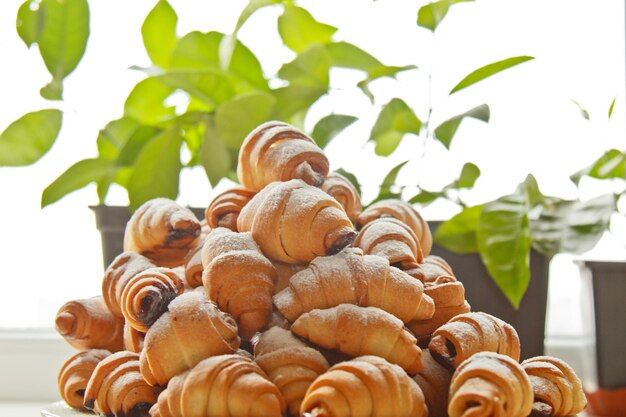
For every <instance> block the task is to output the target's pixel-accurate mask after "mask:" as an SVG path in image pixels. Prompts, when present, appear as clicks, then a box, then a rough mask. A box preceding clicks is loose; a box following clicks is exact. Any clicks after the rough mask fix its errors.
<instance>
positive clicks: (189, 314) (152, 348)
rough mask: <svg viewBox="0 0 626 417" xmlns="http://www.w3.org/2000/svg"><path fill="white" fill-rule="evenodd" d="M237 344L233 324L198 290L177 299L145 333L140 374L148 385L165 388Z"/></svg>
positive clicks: (228, 316) (232, 321)
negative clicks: (195, 367) (181, 375)
mask: <svg viewBox="0 0 626 417" xmlns="http://www.w3.org/2000/svg"><path fill="white" fill-rule="evenodd" d="M239 344H240V339H239V336H238V335H237V323H236V322H235V320H234V319H233V318H232V317H231V316H230V315H228V314H226V313H224V312H222V311H220V310H218V308H217V306H216V305H215V304H214V303H213V302H212V301H209V299H208V298H207V297H206V294H205V293H204V289H203V288H198V289H196V290H194V291H189V292H186V293H184V294H183V295H181V296H179V297H176V298H175V299H174V300H173V301H172V302H171V303H170V304H169V306H168V311H167V312H166V313H164V314H163V315H162V316H161V317H159V319H158V320H157V321H156V322H155V323H154V324H153V325H152V326H151V327H150V328H149V329H148V332H147V333H146V338H145V339H144V348H143V351H142V352H141V359H140V362H141V373H142V374H143V377H144V378H145V379H146V381H147V382H148V383H149V384H150V385H165V384H167V381H169V380H170V379H171V378H172V377H173V376H174V375H178V374H179V373H181V372H183V371H186V370H187V369H191V368H193V367H194V366H195V365H196V364H197V363H198V362H200V361H201V360H202V359H204V358H207V357H209V356H213V355H221V354H224V353H233V352H235V351H236V350H237V349H238V348H239Z"/></svg>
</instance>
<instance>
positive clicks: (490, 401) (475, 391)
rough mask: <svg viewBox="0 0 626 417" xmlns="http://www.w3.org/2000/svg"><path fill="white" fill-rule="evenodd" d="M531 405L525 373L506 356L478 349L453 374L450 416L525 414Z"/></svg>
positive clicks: (509, 416) (524, 416) (521, 416)
mask: <svg viewBox="0 0 626 417" xmlns="http://www.w3.org/2000/svg"><path fill="white" fill-rule="evenodd" d="M532 406H533V390H532V387H531V385H530V380H529V379H528V375H526V372H524V370H523V369H522V367H521V366H520V364H519V363H517V362H516V361H515V360H513V359H511V358H510V357H509V356H506V355H501V354H499V353H495V352H479V353H477V354H475V355H474V356H471V357H470V358H468V359H467V360H465V361H464V362H463V363H461V365H459V367H458V368H457V369H456V371H455V372H454V374H453V375H452V381H451V383H450V393H449V403H448V415H449V416H450V417H468V416H498V417H527V416H528V414H530V412H531V410H532Z"/></svg>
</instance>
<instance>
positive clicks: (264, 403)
mask: <svg viewBox="0 0 626 417" xmlns="http://www.w3.org/2000/svg"><path fill="white" fill-rule="evenodd" d="M284 409H285V401H284V399H283V398H282V395H281V394H280V391H279V390H278V388H277V387H276V386H275V385H274V384H273V383H272V382H271V381H270V380H269V379H268V377H267V375H265V373H264V372H263V370H261V368H260V367H259V366H258V365H257V364H256V363H254V361H252V360H251V359H248V358H246V357H244V356H241V355H219V356H213V357H210V358H207V359H205V360H203V361H201V362H200V363H198V364H197V365H196V366H195V367H194V368H192V369H191V370H189V371H186V372H184V373H182V374H180V375H178V376H176V377H174V378H172V380H171V381H170V383H169V384H168V386H167V389H166V390H165V391H163V392H162V393H161V395H159V399H158V403H157V404H156V405H155V406H154V407H152V409H151V410H150V415H151V416H152V417H218V416H219V417H254V416H258V417H261V416H263V417H281V416H282V412H283V410H284Z"/></svg>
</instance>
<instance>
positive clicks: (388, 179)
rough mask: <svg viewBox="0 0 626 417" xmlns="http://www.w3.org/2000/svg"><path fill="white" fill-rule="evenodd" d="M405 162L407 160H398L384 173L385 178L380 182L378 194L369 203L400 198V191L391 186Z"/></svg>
mask: <svg viewBox="0 0 626 417" xmlns="http://www.w3.org/2000/svg"><path fill="white" fill-rule="evenodd" d="M407 162H409V161H404V162H400V163H399V164H398V165H396V166H395V167H393V168H391V170H389V172H388V173H387V175H385V179H383V182H382V184H380V191H379V192H378V195H377V196H376V198H375V199H374V201H372V202H371V203H370V204H372V203H375V202H377V201H380V200H388V199H390V198H400V196H401V194H402V193H401V192H395V191H393V187H394V186H395V184H396V178H397V177H398V174H399V173H400V170H401V169H402V168H403V167H404V166H405V165H406V164H407Z"/></svg>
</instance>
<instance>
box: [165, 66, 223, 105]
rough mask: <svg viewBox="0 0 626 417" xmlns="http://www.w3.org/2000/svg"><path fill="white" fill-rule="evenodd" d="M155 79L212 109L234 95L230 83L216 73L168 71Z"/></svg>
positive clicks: (205, 71)
mask: <svg viewBox="0 0 626 417" xmlns="http://www.w3.org/2000/svg"><path fill="white" fill-rule="evenodd" d="M155 78H156V79H158V80H159V81H161V82H162V83H163V84H164V85H166V86H167V87H170V88H172V89H181V90H184V91H186V92H187V93H189V94H191V95H192V96H194V97H196V98H197V99H199V100H201V101H203V102H204V103H206V104H208V105H210V106H212V107H217V106H219V105H220V104H222V103H223V102H225V101H226V100H229V99H230V98H232V97H233V96H234V95H235V91H234V89H233V86H232V84H231V83H230V81H229V80H228V79H227V78H226V77H224V76H223V75H221V74H219V72H217V71H212V70H204V71H193V70H189V71H184V70H180V71H169V72H166V73H165V74H162V75H158V76H156V77H155Z"/></svg>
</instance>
